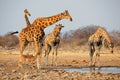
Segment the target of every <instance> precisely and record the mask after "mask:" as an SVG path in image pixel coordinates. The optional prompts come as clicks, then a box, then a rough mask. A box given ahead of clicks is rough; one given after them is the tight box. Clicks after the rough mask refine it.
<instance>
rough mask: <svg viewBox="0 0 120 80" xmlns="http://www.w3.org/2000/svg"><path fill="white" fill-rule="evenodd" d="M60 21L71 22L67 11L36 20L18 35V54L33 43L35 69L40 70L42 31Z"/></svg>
mask: <svg viewBox="0 0 120 80" xmlns="http://www.w3.org/2000/svg"><path fill="white" fill-rule="evenodd" d="M62 19H68V20H70V21H72V17H71V16H70V15H69V13H68V11H67V10H65V11H64V12H62V13H59V14H57V15H54V16H51V17H43V18H37V19H36V20H35V21H34V22H33V23H32V24H31V26H30V27H26V28H24V29H22V31H21V32H20V34H19V42H20V54H23V51H24V49H25V47H26V46H27V45H28V43H30V42H35V46H36V53H35V54H38V56H37V68H38V69H39V68H40V58H41V49H42V43H43V37H44V29H45V28H46V27H48V26H50V25H52V24H54V23H56V22H58V21H60V20H62Z"/></svg>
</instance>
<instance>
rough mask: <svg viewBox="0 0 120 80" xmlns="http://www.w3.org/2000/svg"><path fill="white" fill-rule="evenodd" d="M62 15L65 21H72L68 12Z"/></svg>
mask: <svg viewBox="0 0 120 80" xmlns="http://www.w3.org/2000/svg"><path fill="white" fill-rule="evenodd" d="M61 14H62V18H63V19H68V20H70V21H72V17H71V16H70V14H69V12H68V10H65V11H64V12H63V13H61Z"/></svg>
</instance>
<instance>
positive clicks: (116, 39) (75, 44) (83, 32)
mask: <svg viewBox="0 0 120 80" xmlns="http://www.w3.org/2000/svg"><path fill="white" fill-rule="evenodd" d="M97 28H98V26H95V25H90V26H86V27H83V28H79V29H76V30H72V31H68V32H66V33H64V34H62V35H61V43H60V47H61V48H64V49H65V48H66V49H69V48H72V49H74V48H79V47H81V46H87V40H88V38H89V36H90V35H92V34H93V33H94V32H95V31H96V29H97ZM12 33H13V32H9V33H7V34H6V35H4V36H0V46H1V47H2V48H7V49H11V48H18V47H19V39H18V36H17V35H14V34H12ZM109 34H110V36H111V39H112V41H113V43H114V46H120V31H111V32H109Z"/></svg>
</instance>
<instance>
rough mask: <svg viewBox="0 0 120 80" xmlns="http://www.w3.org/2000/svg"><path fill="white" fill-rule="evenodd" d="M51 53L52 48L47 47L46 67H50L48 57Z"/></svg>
mask: <svg viewBox="0 0 120 80" xmlns="http://www.w3.org/2000/svg"><path fill="white" fill-rule="evenodd" d="M50 51H51V47H50V46H49V45H46V50H45V54H46V66H48V56H49V53H50Z"/></svg>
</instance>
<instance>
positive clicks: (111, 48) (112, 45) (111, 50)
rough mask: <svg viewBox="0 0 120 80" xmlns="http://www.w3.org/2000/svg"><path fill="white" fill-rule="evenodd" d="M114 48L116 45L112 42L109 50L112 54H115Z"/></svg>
mask: <svg viewBox="0 0 120 80" xmlns="http://www.w3.org/2000/svg"><path fill="white" fill-rule="evenodd" d="M113 48H114V44H113V43H112V42H111V43H109V49H110V52H111V53H113Z"/></svg>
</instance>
